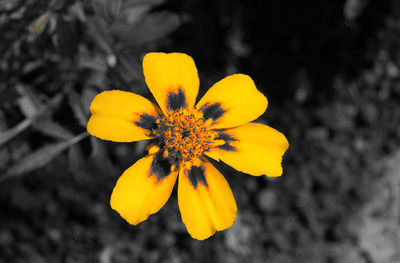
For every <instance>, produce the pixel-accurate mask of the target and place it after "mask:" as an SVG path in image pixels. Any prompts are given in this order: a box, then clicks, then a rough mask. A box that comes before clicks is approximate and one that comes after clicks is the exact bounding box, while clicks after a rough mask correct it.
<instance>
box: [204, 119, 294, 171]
mask: <svg viewBox="0 0 400 263" xmlns="http://www.w3.org/2000/svg"><path fill="white" fill-rule="evenodd" d="M221 134H222V137H221V138H220V139H222V140H224V141H225V144H224V145H221V146H217V147H215V148H213V149H211V150H210V151H208V152H206V153H205V155H207V156H209V157H211V158H213V159H215V160H217V161H219V160H221V161H223V162H224V163H226V164H228V165H230V166H232V167H233V168H235V169H236V170H238V171H241V172H244V173H248V174H251V175H256V176H259V175H264V174H265V175H267V176H271V177H276V176H280V175H281V174H282V165H281V162H282V156H283V154H284V153H285V152H286V150H287V149H288V147H289V143H288V141H287V140H286V137H285V135H283V134H282V133H280V132H279V131H277V130H275V129H273V128H271V127H269V126H267V125H264V124H260V123H253V122H252V123H248V124H245V125H242V126H239V127H236V128H231V129H226V130H223V131H221V133H220V136H221Z"/></svg>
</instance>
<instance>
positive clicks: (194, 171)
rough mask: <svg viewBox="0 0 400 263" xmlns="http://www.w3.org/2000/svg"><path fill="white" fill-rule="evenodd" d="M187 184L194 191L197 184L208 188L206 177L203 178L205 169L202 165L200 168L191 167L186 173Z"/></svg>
mask: <svg viewBox="0 0 400 263" xmlns="http://www.w3.org/2000/svg"><path fill="white" fill-rule="evenodd" d="M188 178H189V182H190V183H191V184H192V185H193V187H194V188H195V189H196V188H197V184H198V183H201V184H202V185H204V186H207V187H208V184H207V180H206V176H205V168H204V166H203V165H201V166H192V168H190V170H189V173H188Z"/></svg>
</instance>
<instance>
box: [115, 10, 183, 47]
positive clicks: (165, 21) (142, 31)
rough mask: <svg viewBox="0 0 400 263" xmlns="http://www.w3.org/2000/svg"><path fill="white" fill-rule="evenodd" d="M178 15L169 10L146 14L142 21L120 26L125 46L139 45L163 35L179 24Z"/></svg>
mask: <svg viewBox="0 0 400 263" xmlns="http://www.w3.org/2000/svg"><path fill="white" fill-rule="evenodd" d="M180 24H181V23H180V20H179V17H178V16H177V15H175V14H172V13H169V12H158V13H152V14H148V15H147V16H145V17H144V18H143V20H142V21H140V22H138V23H135V24H134V25H130V26H127V27H123V28H120V30H121V31H120V32H119V34H120V36H121V37H122V41H123V42H124V44H125V45H126V46H127V47H130V46H139V45H143V44H146V43H149V42H153V41H155V40H157V39H160V38H162V37H165V36H166V35H168V34H169V33H171V32H173V31H174V30H176V29H177V28H178V26H179V25H180Z"/></svg>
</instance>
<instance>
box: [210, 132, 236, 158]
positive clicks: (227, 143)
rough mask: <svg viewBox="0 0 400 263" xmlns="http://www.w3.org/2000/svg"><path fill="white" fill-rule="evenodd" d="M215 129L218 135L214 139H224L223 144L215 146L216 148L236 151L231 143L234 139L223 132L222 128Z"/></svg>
mask: <svg viewBox="0 0 400 263" xmlns="http://www.w3.org/2000/svg"><path fill="white" fill-rule="evenodd" d="M216 131H218V137H217V138H215V139H216V140H224V141H225V143H224V144H222V145H219V146H217V148H220V149H222V150H225V151H231V152H233V151H236V148H235V147H233V146H232V145H231V142H233V141H236V139H235V138H233V137H232V136H230V135H229V134H227V133H225V132H224V131H225V130H223V129H222V130H216Z"/></svg>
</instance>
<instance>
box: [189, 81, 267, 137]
mask: <svg viewBox="0 0 400 263" xmlns="http://www.w3.org/2000/svg"><path fill="white" fill-rule="evenodd" d="M267 106H268V101H267V98H266V97H265V96H264V95H263V94H262V93H261V92H259V91H258V90H257V88H256V86H255V85H254V82H253V80H252V79H251V78H250V77H249V76H247V75H244V74H235V75H231V76H228V77H226V78H224V79H222V80H220V81H218V82H217V83H216V84H214V86H212V87H211V88H210V89H209V90H208V91H207V93H206V94H205V95H204V97H203V98H202V99H201V100H200V101H199V102H198V103H197V105H196V108H197V109H198V110H200V111H202V112H203V114H204V117H205V118H206V119H209V118H212V119H213V126H212V127H213V128H214V129H221V128H231V127H236V126H239V125H242V124H245V123H248V122H250V121H253V120H255V119H257V118H258V117H259V116H260V115H261V114H263V113H264V112H265V110H266V109H267Z"/></svg>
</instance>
